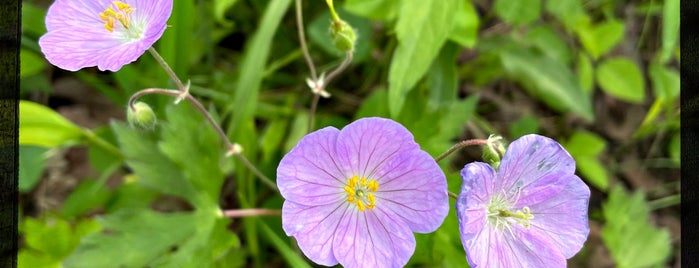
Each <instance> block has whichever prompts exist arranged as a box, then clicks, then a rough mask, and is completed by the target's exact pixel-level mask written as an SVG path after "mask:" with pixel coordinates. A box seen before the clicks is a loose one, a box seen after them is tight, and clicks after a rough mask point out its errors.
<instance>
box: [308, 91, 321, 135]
mask: <svg viewBox="0 0 699 268" xmlns="http://www.w3.org/2000/svg"><path fill="white" fill-rule="evenodd" d="M319 100H320V94H319V93H313V100H312V101H311V110H310V111H309V113H310V114H309V115H308V131H307V133H310V132H311V131H313V125H314V124H315V122H314V120H315V114H316V109H317V107H318V101H319Z"/></svg>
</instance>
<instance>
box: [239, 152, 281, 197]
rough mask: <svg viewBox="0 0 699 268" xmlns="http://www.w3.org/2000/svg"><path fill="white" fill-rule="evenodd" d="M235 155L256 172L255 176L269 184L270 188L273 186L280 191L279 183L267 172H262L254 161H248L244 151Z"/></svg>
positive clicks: (273, 188)
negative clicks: (267, 174) (266, 173)
mask: <svg viewBox="0 0 699 268" xmlns="http://www.w3.org/2000/svg"><path fill="white" fill-rule="evenodd" d="M235 156H236V157H237V158H238V159H239V160H240V161H241V162H243V165H245V166H246V167H247V168H249V169H250V170H252V172H253V173H255V176H257V177H258V178H259V179H260V180H261V181H262V182H263V183H264V184H266V185H267V186H269V188H271V189H272V190H275V191H277V192H278V191H279V189H278V188H277V185H276V184H275V183H274V182H273V181H272V180H271V179H269V178H268V177H267V176H265V174H262V172H261V171H260V170H259V169H257V168H256V167H255V166H254V165H253V164H252V163H250V161H248V159H247V158H246V157H245V155H243V154H242V153H237V154H235Z"/></svg>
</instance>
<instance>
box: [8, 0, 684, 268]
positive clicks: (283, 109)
mask: <svg viewBox="0 0 699 268" xmlns="http://www.w3.org/2000/svg"><path fill="white" fill-rule="evenodd" d="M126 2H128V1H126ZM51 3H52V1H50V0H24V1H23V2H22V29H23V32H22V46H21V51H20V56H21V99H22V102H21V104H20V155H19V156H20V181H19V187H20V200H19V206H20V214H19V215H18V217H19V224H20V230H19V231H20V241H19V244H20V251H19V263H18V265H19V267H308V266H315V265H314V264H313V263H312V262H310V261H308V260H307V259H305V257H304V256H303V254H302V253H301V252H300V250H299V249H298V247H297V246H296V244H295V242H294V241H293V239H292V238H288V237H287V236H286V235H285V234H284V232H283V231H282V229H281V222H280V218H279V216H264V217H248V218H243V219H240V218H235V219H228V218H225V217H221V216H220V214H219V208H220V209H222V210H230V209H238V208H269V209H281V204H282V202H283V200H282V198H281V197H280V196H279V194H277V193H276V192H275V191H273V190H271V189H269V188H268V187H266V186H265V185H264V184H263V183H261V182H260V181H259V180H257V179H256V178H255V176H254V174H253V173H252V172H251V171H250V170H249V169H246V168H245V167H244V166H242V165H241V163H240V162H239V161H237V160H235V159H233V158H226V157H224V152H225V150H224V147H223V143H222V142H221V140H220V138H219V137H218V136H216V134H215V132H214V131H213V129H211V127H210V126H209V125H208V124H207V123H206V122H205V121H204V118H203V117H202V116H201V114H199V113H197V112H195V110H194V109H192V107H191V105H189V104H186V103H183V104H179V105H174V104H173V99H172V98H170V97H167V96H160V95H158V96H154V95H151V96H146V97H144V98H142V99H141V100H142V101H144V102H147V103H148V104H149V105H150V106H151V107H153V109H154V110H155V112H156V114H157V115H158V118H159V120H160V123H159V125H158V127H156V129H155V130H154V131H151V132H144V131H139V130H135V129H132V128H130V127H129V126H128V124H127V123H125V111H126V109H125V108H126V102H127V100H128V98H129V97H130V96H131V95H132V94H133V93H135V92H136V91H138V90H141V89H144V88H151V87H158V88H175V85H174V83H173V82H172V81H170V80H169V79H168V76H167V75H166V73H165V72H164V71H163V70H162V68H160V67H159V66H158V64H157V63H156V62H155V60H153V57H151V55H143V56H142V57H141V58H140V59H139V60H138V61H137V62H134V63H133V64H130V65H127V66H124V67H123V68H122V69H121V70H120V71H118V72H114V73H113V72H100V71H98V70H97V68H86V69H83V70H80V71H78V72H69V71H65V70H61V69H58V68H56V67H54V66H52V65H51V64H50V63H48V62H47V61H46V60H45V58H44V57H43V54H42V53H41V50H40V48H39V46H38V43H37V40H38V39H39V37H40V36H41V35H42V34H44V33H45V32H46V28H45V26H44V18H45V15H46V10H47V8H48V6H49V5H50V4H51ZM335 7H336V9H337V11H338V13H339V15H340V17H341V18H342V19H344V20H346V21H347V22H348V23H349V24H350V25H351V26H352V27H353V28H355V30H356V32H357V36H358V38H357V43H356V46H355V52H354V57H353V59H352V63H351V65H350V66H349V67H348V68H347V70H345V71H344V72H343V73H342V74H341V75H340V76H339V77H338V78H337V79H335V80H334V81H333V82H332V83H331V84H330V85H329V86H328V88H327V90H328V91H329V92H330V93H331V94H332V97H331V98H329V99H321V100H320V103H319V104H318V109H317V112H316V120H315V128H314V129H318V128H322V127H325V126H335V127H337V128H342V127H343V126H344V125H346V124H348V123H349V122H351V121H353V120H355V119H357V118H361V117H367V116H382V117H389V118H393V119H394V120H397V121H399V122H400V123H402V124H403V125H405V126H406V127H407V128H408V129H409V130H410V131H411V132H412V133H413V134H414V135H415V139H416V141H417V142H418V143H419V144H420V145H421V147H422V148H423V149H424V150H426V151H427V152H429V153H430V154H432V155H433V156H437V155H439V154H441V153H442V152H444V151H446V150H447V149H448V148H449V147H451V146H452V145H453V144H455V143H457V142H458V141H460V140H464V139H473V138H481V139H484V138H487V137H488V136H489V135H490V134H499V135H502V136H503V137H505V139H506V140H508V141H512V140H515V139H516V138H518V137H520V136H522V135H524V134H529V133H538V134H541V135H545V136H548V137H551V138H553V139H555V140H557V141H558V142H560V143H561V144H562V145H563V146H564V147H565V148H566V149H567V150H568V151H569V152H570V154H571V155H572V156H573V157H574V158H575V160H576V163H577V174H578V176H580V177H581V178H582V179H583V180H584V181H585V182H586V183H587V184H588V185H589V186H590V189H591V192H592V196H591V199H590V208H589V217H590V229H591V231H590V235H589V237H588V240H587V242H586V244H585V246H584V247H583V249H582V250H581V252H579V253H578V254H577V255H576V256H575V257H573V258H572V259H570V260H569V266H570V267H680V259H679V258H680V255H679V248H680V242H681V241H680V230H681V226H680V219H679V215H680V186H681V185H680V157H679V152H680V139H679V128H680V119H679V118H680V117H679V116H680V112H679V90H680V79H679V72H678V70H679V61H680V56H679V46H678V41H679V0H637V1H634V0H628V1H622V0H518V1H506V0H495V1H492V0H491V1H486V0H467V1H463V0H440V1H436V0H434V1H409V0H338V1H336V2H335ZM294 8H295V2H294V1H291V0H269V1H267V0H259V1H251V0H176V1H174V8H173V13H172V16H171V17H170V19H169V23H168V24H169V25H170V27H168V29H167V30H166V32H165V34H164V35H163V37H162V38H161V39H160V41H158V42H157V43H156V44H155V48H156V49H157V50H158V52H159V53H160V54H161V55H162V56H163V57H164V58H165V60H166V61H167V62H168V63H169V64H170V66H171V67H172V68H173V69H174V71H175V72H176V74H177V75H178V76H179V77H180V78H181V79H182V80H183V81H186V80H187V79H189V80H191V84H192V87H191V92H192V94H193V95H194V96H195V97H197V98H198V99H199V100H200V101H202V102H203V103H204V104H205V106H206V108H207V109H208V110H209V111H210V113H211V114H212V115H213V116H214V118H215V119H216V120H217V122H220V125H221V126H222V128H223V129H224V131H225V132H226V133H227V135H228V136H229V138H230V139H231V141H233V142H237V143H239V144H241V145H242V146H243V147H244V148H245V151H244V154H245V156H246V157H247V158H248V159H250V161H251V162H252V163H253V164H254V165H255V166H257V167H258V168H259V169H260V170H261V171H262V173H264V174H265V175H266V176H268V177H270V178H272V179H274V177H275V174H276V166H277V165H278V163H279V160H280V159H281V157H282V156H283V155H284V154H285V153H286V152H288V151H289V150H290V149H291V148H292V147H293V146H295V145H296V142H297V141H298V140H299V139H300V138H301V137H302V136H303V135H305V134H306V133H307V127H308V122H309V114H310V113H309V109H310V108H309V107H310V106H311V102H312V99H313V95H312V93H311V92H310V90H309V88H308V86H307V85H306V82H305V79H306V78H308V77H309V76H310V74H309V70H308V67H307V65H306V63H305V61H304V59H303V55H302V51H301V48H300V44H299V39H298V35H297V29H298V27H297V25H296V17H295V10H294ZM302 10H303V16H304V24H305V27H306V31H305V33H306V37H307V39H308V45H309V50H310V54H311V56H312V58H313V60H314V62H315V63H316V66H317V68H318V70H319V72H328V71H330V70H331V69H333V68H334V67H336V66H337V65H339V64H340V62H341V61H342V60H343V54H342V53H341V52H340V51H338V50H337V49H336V48H335V46H334V45H333V43H332V40H331V37H330V34H329V29H328V27H329V24H330V20H331V18H330V13H329V9H328V6H327V5H326V3H325V2H324V1H319V0H314V1H304V2H303V3H302ZM146 54H147V53H146ZM472 161H481V151H480V149H478V148H475V147H474V148H467V149H464V150H461V151H458V152H457V153H455V154H453V155H452V156H450V157H449V158H447V159H446V160H445V161H441V162H440V165H441V166H442V168H443V170H444V171H445V173H446V174H447V179H448V183H449V188H450V191H452V192H457V193H458V191H459V188H460V186H461V178H460V176H459V170H460V169H461V168H462V167H463V166H464V165H465V164H467V163H469V162H472ZM450 202H452V204H453V200H450ZM416 237H417V248H416V251H415V254H414V255H413V257H412V259H411V261H410V263H409V264H408V265H409V266H413V267H466V266H468V265H467V262H466V257H465V253H464V251H463V247H462V245H461V242H460V240H459V232H458V222H457V220H456V217H455V213H454V209H453V206H452V210H451V211H450V214H449V216H448V217H447V219H446V220H445V222H444V224H443V226H442V227H441V228H440V229H439V230H437V231H436V232H434V233H432V234H426V235H422V234H416Z"/></svg>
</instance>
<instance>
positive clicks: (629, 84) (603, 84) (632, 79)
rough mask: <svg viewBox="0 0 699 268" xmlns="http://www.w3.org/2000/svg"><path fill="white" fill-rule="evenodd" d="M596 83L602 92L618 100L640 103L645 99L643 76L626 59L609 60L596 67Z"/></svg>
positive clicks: (635, 66) (632, 63)
mask: <svg viewBox="0 0 699 268" xmlns="http://www.w3.org/2000/svg"><path fill="white" fill-rule="evenodd" d="M596 77H597V83H598V84H599V86H600V88H602V90H603V91H604V92H605V93H607V94H609V95H612V96H614V97H616V98H618V99H620V100H624V101H628V102H632V103H642V102H643V100H644V99H645V97H646V90H645V82H644V80H643V74H642V73H641V70H640V69H639V68H638V65H636V63H634V62H633V61H631V60H630V59H628V58H622V57H618V58H610V59H607V60H605V61H603V62H602V63H600V65H599V66H598V67H597V76H596Z"/></svg>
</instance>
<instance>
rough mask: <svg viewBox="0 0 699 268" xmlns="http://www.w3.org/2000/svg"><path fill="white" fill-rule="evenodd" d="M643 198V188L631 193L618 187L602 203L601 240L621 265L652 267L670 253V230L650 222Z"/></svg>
mask: <svg viewBox="0 0 699 268" xmlns="http://www.w3.org/2000/svg"><path fill="white" fill-rule="evenodd" d="M644 199H645V197H644V195H643V194H642V193H641V192H636V193H634V194H632V195H629V194H627V193H626V191H625V190H624V189H623V188H621V187H615V188H614V189H612V191H611V192H610V194H609V199H608V200H607V202H606V203H605V204H603V205H602V208H603V209H602V212H603V214H604V219H605V220H606V224H605V225H604V226H603V227H602V233H601V234H602V241H604V243H605V245H606V246H607V248H609V251H610V253H611V255H612V258H613V259H614V261H615V262H616V264H617V266H618V267H620V268H630V267H653V266H655V265H661V264H663V263H664V262H665V260H666V259H667V258H668V257H669V256H670V249H671V248H670V245H671V241H670V234H669V232H668V231H667V230H663V229H658V228H657V227H655V226H653V225H651V224H649V222H648V204H647V203H646V202H645V201H644Z"/></svg>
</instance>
